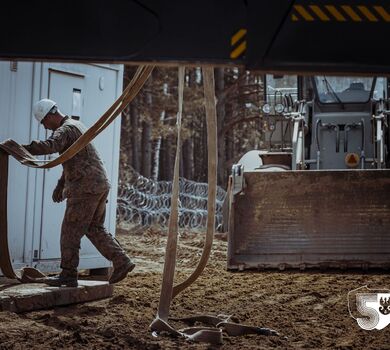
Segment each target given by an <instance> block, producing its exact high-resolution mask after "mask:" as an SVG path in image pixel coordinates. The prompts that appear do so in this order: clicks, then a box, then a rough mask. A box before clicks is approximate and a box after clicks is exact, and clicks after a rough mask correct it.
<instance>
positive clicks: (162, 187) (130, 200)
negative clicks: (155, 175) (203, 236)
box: [117, 170, 226, 230]
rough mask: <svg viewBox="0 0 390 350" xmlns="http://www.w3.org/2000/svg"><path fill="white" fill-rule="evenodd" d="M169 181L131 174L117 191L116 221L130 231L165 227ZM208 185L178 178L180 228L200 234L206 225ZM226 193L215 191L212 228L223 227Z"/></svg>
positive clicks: (168, 213) (167, 211) (167, 215)
mask: <svg viewBox="0 0 390 350" xmlns="http://www.w3.org/2000/svg"><path fill="white" fill-rule="evenodd" d="M171 193H172V181H155V180H152V179H149V178H147V177H144V176H142V175H140V174H138V173H137V172H135V171H134V170H133V171H131V172H130V174H127V176H126V179H125V180H122V181H121V182H120V184H119V187H118V206H117V217H118V220H119V221H120V222H125V223H127V224H128V225H129V226H130V227H131V228H132V229H133V230H140V229H145V228H148V227H152V226H159V227H161V228H167V227H168V221H169V215H170V208H171ZM207 195H208V184H207V183H199V182H196V181H191V180H187V179H184V178H180V180H179V227H180V228H182V229H190V230H201V229H203V228H205V227H206V224H207ZM225 196H226V192H225V191H224V190H223V189H222V188H220V187H217V195H216V216H215V225H216V227H218V226H219V225H220V224H221V223H222V205H223V201H224V199H225Z"/></svg>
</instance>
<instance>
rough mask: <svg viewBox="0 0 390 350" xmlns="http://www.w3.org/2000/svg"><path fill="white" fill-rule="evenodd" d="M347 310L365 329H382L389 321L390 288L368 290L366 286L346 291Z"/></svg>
mask: <svg viewBox="0 0 390 350" xmlns="http://www.w3.org/2000/svg"><path fill="white" fill-rule="evenodd" d="M348 310H349V313H350V315H351V317H352V318H354V319H355V320H356V321H357V323H358V325H359V326H360V327H361V328H363V329H365V330H371V329H374V328H375V329H378V330H379V329H383V328H385V327H386V326H387V325H388V324H389V323H390V290H388V289H377V290H370V289H369V288H367V286H364V287H360V288H357V289H355V290H352V291H350V292H348Z"/></svg>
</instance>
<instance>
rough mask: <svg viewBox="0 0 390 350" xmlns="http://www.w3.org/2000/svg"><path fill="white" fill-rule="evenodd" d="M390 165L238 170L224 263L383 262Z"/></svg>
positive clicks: (389, 242) (387, 260) (387, 255)
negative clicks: (240, 184) (240, 179)
mask: <svg viewBox="0 0 390 350" xmlns="http://www.w3.org/2000/svg"><path fill="white" fill-rule="evenodd" d="M389 175H390V170H332V171H328V170H326V171H325V170H323V171H286V172H277V173H276V172H247V173H244V178H245V182H246V187H245V189H244V191H243V194H238V195H236V196H235V197H234V200H233V203H231V211H230V216H231V217H230V221H229V249H228V268H229V269H240V270H242V269H246V268H258V269H262V268H279V269H284V268H286V267H293V268H301V269H304V268H307V267H322V266H324V267H339V268H346V267H357V268H367V267H385V268H388V267H390V196H389V194H390V176H389Z"/></svg>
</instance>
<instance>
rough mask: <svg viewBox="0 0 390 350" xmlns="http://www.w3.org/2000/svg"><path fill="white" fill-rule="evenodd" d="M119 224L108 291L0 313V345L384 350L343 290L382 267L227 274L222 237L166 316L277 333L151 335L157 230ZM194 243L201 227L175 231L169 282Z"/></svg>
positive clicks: (187, 261) (381, 280)
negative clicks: (120, 268)
mask: <svg viewBox="0 0 390 350" xmlns="http://www.w3.org/2000/svg"><path fill="white" fill-rule="evenodd" d="M118 231H119V232H118V238H119V240H120V242H121V243H122V244H123V245H124V247H125V248H126V250H127V251H128V252H129V254H130V255H131V256H133V257H134V260H135V261H136V263H137V267H136V269H135V270H134V272H133V273H131V275H129V276H128V277H127V279H126V280H124V281H122V282H121V283H119V284H118V285H117V286H116V287H115V291H114V296H113V298H111V299H107V300H101V301H96V302H91V303H86V304H80V305H73V306H68V307H58V308H56V309H54V310H42V311H36V312H30V313H26V314H19V315H17V314H13V313H8V312H0V349H82V348H84V349H187V348H188V349H208V348H213V349H274V348H277V349H324V348H331V349H390V343H389V340H388V336H387V334H388V329H389V328H385V329H383V330H381V331H376V330H374V331H365V330H362V329H360V328H359V326H358V325H357V323H356V321H355V320H354V319H352V318H351V317H350V316H349V313H348V305H347V293H348V291H349V290H352V289H355V288H357V287H360V286H363V285H369V287H377V288H384V287H389V286H390V283H389V279H388V273H386V272H379V271H378V272H369V273H363V272H357V273H352V272H337V271H336V272H325V273H324V272H320V271H315V272H276V271H274V272H246V273H232V272H228V271H226V268H225V266H226V248H227V243H226V241H225V240H224V239H223V237H219V238H217V239H216V240H215V243H214V248H213V252H212V256H211V259H210V262H209V264H208V267H207V268H206V270H205V272H204V273H203V275H202V276H201V277H200V278H199V280H198V281H197V282H195V284H193V285H192V286H191V287H190V288H189V289H187V290H186V291H184V292H183V293H182V294H180V295H179V296H178V297H177V298H176V299H175V300H174V302H173V305H172V308H171V314H172V315H173V316H188V315H193V314H198V313H207V314H213V315H217V314H220V313H222V314H232V315H234V317H235V318H236V320H238V321H240V322H242V323H245V324H250V325H257V326H263V327H270V328H273V329H275V330H277V331H279V332H280V333H281V334H282V335H283V336H282V337H276V336H272V337H267V336H258V335H248V336H243V337H236V338H233V337H228V336H224V343H223V345H221V346H209V345H207V344H190V343H188V342H186V341H185V340H183V339H175V338H170V337H161V336H160V337H157V338H156V337H153V336H152V335H151V333H150V332H149V330H148V326H149V324H150V322H151V321H152V320H153V319H154V317H155V315H156V310H157V305H158V298H159V293H160V283H161V278H162V268H163V258H164V249H165V242H166V237H165V235H163V234H161V233H159V232H155V231H151V230H149V231H148V232H146V233H144V234H143V235H131V234H129V233H128V232H126V230H124V229H119V230H118ZM201 251H202V238H201V235H200V234H197V235H194V234H189V233H186V234H182V235H181V237H180V250H179V253H178V267H177V272H178V273H177V276H176V280H177V281H181V280H182V279H183V278H184V277H185V276H187V275H188V273H189V272H190V271H192V269H193V268H194V266H195V265H196V262H197V260H198V259H199V256H200V254H201ZM389 317H390V316H389Z"/></svg>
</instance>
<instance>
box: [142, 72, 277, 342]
mask: <svg viewBox="0 0 390 350" xmlns="http://www.w3.org/2000/svg"><path fill="white" fill-rule="evenodd" d="M203 84H204V94H205V100H206V103H205V105H206V118H207V143H208V183H209V186H208V191H209V192H208V203H207V209H208V216H207V233H206V240H205V245H204V248H203V252H202V256H201V258H200V260H199V263H198V265H197V267H196V268H195V270H194V272H193V273H192V274H191V275H190V276H189V277H188V278H187V279H186V280H185V281H183V282H182V283H180V284H178V285H177V286H175V287H173V279H174V274H175V266H176V251H177V234H178V216H179V211H178V200H179V161H180V152H181V150H180V147H181V139H180V137H181V117H182V104H183V85H184V67H180V68H179V89H178V90H179V98H178V100H179V108H178V111H179V112H178V114H177V127H178V137H177V150H176V158H175V168H174V177H173V189H172V198H171V203H172V204H171V214H170V219H169V225H168V239H167V246H166V251H165V263H164V272H163V280H162V286H161V294H160V301H159V306H158V311H157V316H156V318H155V319H154V321H153V322H152V323H151V325H150V329H151V330H152V332H153V333H154V334H159V333H163V332H166V333H169V334H171V335H174V336H178V337H184V338H186V339H187V340H190V341H197V342H206V343H211V344H221V343H222V331H225V332H226V333H227V334H228V335H230V336H237V335H244V334H263V335H276V334H277V333H276V332H275V331H273V330H270V329H268V328H259V327H252V326H246V325H241V324H237V323H234V322H231V321H230V316H224V315H219V316H211V315H197V316H191V317H185V318H169V309H170V305H171V302H172V299H173V298H174V297H175V296H176V295H177V294H179V293H180V292H181V291H183V290H184V289H185V288H187V287H188V286H190V285H191V284H192V283H193V282H194V281H195V280H196V279H197V278H198V277H199V276H200V274H201V273H202V272H203V270H204V268H205V266H206V264H207V261H208V259H209V257H210V251H211V247H212V243H213V236H214V228H215V205H216V204H215V203H216V189H217V123H216V119H217V115H216V108H215V106H216V103H215V102H216V101H215V95H214V91H215V90H214V69H213V67H203ZM169 320H175V321H182V322H185V323H187V324H189V325H194V324H195V322H201V323H203V324H205V325H206V326H204V327H188V328H183V329H179V330H176V329H174V328H173V327H172V326H171V325H170V324H169V322H168V321H169Z"/></svg>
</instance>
